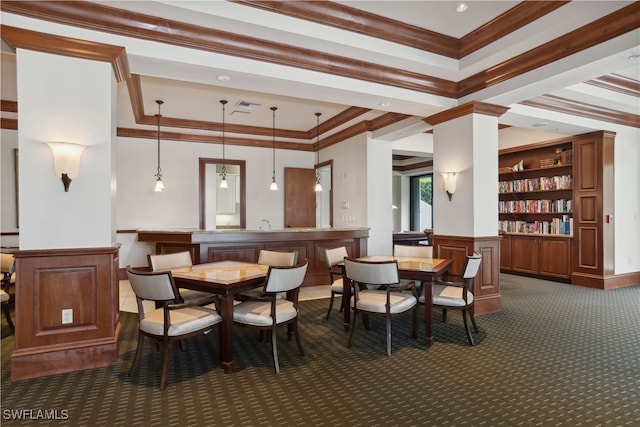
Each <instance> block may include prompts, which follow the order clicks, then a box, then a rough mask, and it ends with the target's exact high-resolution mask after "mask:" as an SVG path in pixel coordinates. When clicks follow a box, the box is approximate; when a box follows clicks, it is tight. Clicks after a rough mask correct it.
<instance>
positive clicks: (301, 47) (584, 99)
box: [0, 0, 640, 150]
mask: <svg viewBox="0 0 640 427" xmlns="http://www.w3.org/2000/svg"><path fill="white" fill-rule="evenodd" d="M459 3H460V2H453V1H366V0H362V1H335V2H330V1H315V2H301V1H242V0H239V1H127V2H123V1H97V2H87V1H83V2H64V1H49V2H37V1H35V2H34V1H4V0H3V1H2V3H0V10H1V11H2V27H1V31H2V38H3V56H2V65H3V71H2V74H3V76H2V79H3V81H2V83H3V89H2V101H3V104H2V105H3V108H2V110H3V112H2V119H3V121H2V123H3V127H10V126H11V123H12V121H15V119H16V118H17V115H15V111H11V110H12V109H13V107H12V105H14V104H12V103H15V101H17V94H16V93H15V89H14V87H15V72H12V70H11V67H15V58H14V56H13V55H14V51H15V49H16V48H27V49H34V50H41V51H44V52H48V53H55V54H61V55H69V56H79V57H83V58H92V59H98V60H105V61H111V62H112V63H113V64H114V70H115V71H116V75H117V76H118V78H119V88H118V90H119V96H118V103H119V104H118V118H117V121H118V123H117V126H118V134H119V135H120V136H130V137H150V136H152V135H155V133H154V129H155V127H154V124H155V117H154V114H156V113H157V104H156V102H155V101H156V100H157V99H161V100H163V101H164V104H163V106H162V116H163V118H162V123H163V137H165V138H168V139H175V140H185V141H198V142H203V143H219V142H220V135H221V132H220V131H221V122H222V109H221V104H220V102H219V101H220V100H221V99H225V100H228V101H229V102H228V104H227V107H226V116H225V121H226V135H227V141H228V142H229V143H231V144H243V145H252V146H268V145H269V144H270V141H271V138H272V137H273V129H272V126H273V122H274V115H273V112H272V110H271V109H270V107H273V106H275V107H277V108H278V109H277V111H276V113H275V127H276V138H277V141H278V146H279V147H280V148H288V149H301V150H313V149H315V148H316V145H318V144H316V142H317V137H318V135H317V133H316V124H317V122H316V120H317V118H316V115H315V113H316V112H320V113H322V115H321V116H320V144H319V145H320V147H324V146H328V145H330V144H333V143H336V142H339V141H340V140H343V139H345V138H347V137H349V136H350V135H353V134H357V133H361V132H362V131H365V130H369V131H372V132H373V133H374V136H376V137H378V138H382V139H389V140H399V139H401V138H405V137H411V136H412V135H416V134H422V133H424V132H428V131H429V129H430V128H431V125H430V124H429V119H428V118H429V116H431V115H433V114H436V113H439V112H441V111H444V110H447V109H449V108H452V107H455V106H458V105H461V104H465V103H468V102H487V103H492V104H497V105H503V106H507V107H509V111H508V112H507V113H506V114H504V115H503V116H501V117H500V124H501V125H503V126H517V127H523V128H531V129H538V130H544V131H547V132H554V133H559V134H579V133H584V132H588V131H591V130H597V129H606V128H607V126H608V125H607V124H616V125H624V126H633V127H636V128H637V127H640V106H639V98H638V97H639V96H640V67H639V63H640V61H639V59H638V58H639V55H640V32H639V30H638V28H639V27H640V4H639V3H638V2H629V1H620V2H619V1H573V2H565V1H553V2H551V1H549V2H534V1H527V2H517V1H468V2H466V4H467V10H466V11H464V12H457V11H456V7H457V6H458V5H459ZM121 48H123V49H121ZM12 77H13V79H14V82H13V85H14V86H13V87H12V83H11V78H12ZM17 108H19V107H17ZM15 125H16V126H19V124H15Z"/></svg>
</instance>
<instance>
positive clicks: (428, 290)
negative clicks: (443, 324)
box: [422, 280, 433, 347]
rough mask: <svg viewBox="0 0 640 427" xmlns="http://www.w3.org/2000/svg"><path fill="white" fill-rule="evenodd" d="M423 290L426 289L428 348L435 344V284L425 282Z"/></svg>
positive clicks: (426, 337) (425, 323)
mask: <svg viewBox="0 0 640 427" xmlns="http://www.w3.org/2000/svg"><path fill="white" fill-rule="evenodd" d="M422 289H424V336H425V339H426V345H427V347H431V345H432V344H433V321H432V317H433V302H432V301H433V282H432V281H431V280H429V281H425V282H424V283H423V284H422Z"/></svg>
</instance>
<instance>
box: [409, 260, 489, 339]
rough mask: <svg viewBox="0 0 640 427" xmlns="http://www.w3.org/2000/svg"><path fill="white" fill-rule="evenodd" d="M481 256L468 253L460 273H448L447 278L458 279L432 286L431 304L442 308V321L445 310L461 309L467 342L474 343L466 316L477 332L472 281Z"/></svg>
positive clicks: (445, 313)
mask: <svg viewBox="0 0 640 427" xmlns="http://www.w3.org/2000/svg"><path fill="white" fill-rule="evenodd" d="M481 263H482V257H481V256H480V255H479V254H476V253H474V254H473V255H468V256H467V258H466V260H465V263H464V266H463V268H462V273H461V274H452V273H449V275H448V276H449V278H457V279H458V280H460V281H443V280H439V281H436V282H435V283H434V286H433V302H432V303H433V306H434V307H438V308H440V309H442V322H443V323H447V310H449V309H455V310H461V311H462V321H463V322H464V328H465V330H466V332H467V338H469V344H471V345H475V343H474V341H473V336H472V335H471V328H470V327H469V322H468V321H467V317H469V319H470V320H471V323H472V324H473V330H474V332H475V333H478V326H477V325H476V319H475V318H474V316H473V282H474V279H475V277H476V275H477V274H478V270H479V269H480V264H481ZM419 302H420V303H422V304H424V295H422V296H420V298H419Z"/></svg>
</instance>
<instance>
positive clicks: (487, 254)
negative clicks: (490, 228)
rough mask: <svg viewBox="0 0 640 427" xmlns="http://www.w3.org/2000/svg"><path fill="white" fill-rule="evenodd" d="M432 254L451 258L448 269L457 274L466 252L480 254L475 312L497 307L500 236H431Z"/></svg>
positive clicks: (475, 282) (480, 312) (484, 311)
mask: <svg viewBox="0 0 640 427" xmlns="http://www.w3.org/2000/svg"><path fill="white" fill-rule="evenodd" d="M432 240H433V251H434V257H438V258H452V259H453V260H454V262H453V265H452V266H451V270H450V271H451V272H452V273H454V274H460V273H461V271H462V267H463V266H464V261H465V258H466V257H467V255H471V254H472V253H474V252H476V253H479V254H480V255H482V264H481V266H480V270H479V271H478V275H477V276H476V278H475V281H474V298H475V300H474V301H475V303H474V304H475V313H476V314H483V313H494V312H497V311H500V310H501V307H502V297H501V295H500V237H499V236H490V237H467V236H444V235H436V234H434V235H433V236H432Z"/></svg>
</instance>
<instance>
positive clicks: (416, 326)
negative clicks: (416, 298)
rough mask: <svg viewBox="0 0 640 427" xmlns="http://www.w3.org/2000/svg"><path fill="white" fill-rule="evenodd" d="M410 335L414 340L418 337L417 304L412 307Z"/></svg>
mask: <svg viewBox="0 0 640 427" xmlns="http://www.w3.org/2000/svg"><path fill="white" fill-rule="evenodd" d="M411 336H412V338H413V339H414V340H416V339H418V304H416V306H415V307H413V333H412V334H411Z"/></svg>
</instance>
